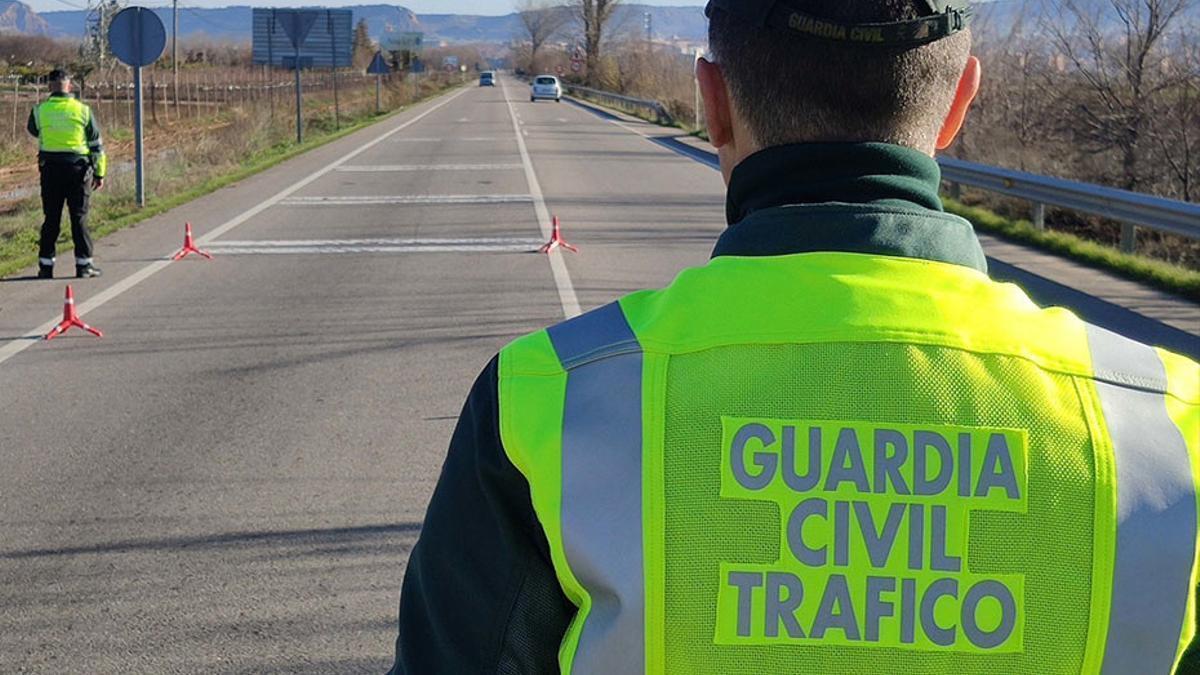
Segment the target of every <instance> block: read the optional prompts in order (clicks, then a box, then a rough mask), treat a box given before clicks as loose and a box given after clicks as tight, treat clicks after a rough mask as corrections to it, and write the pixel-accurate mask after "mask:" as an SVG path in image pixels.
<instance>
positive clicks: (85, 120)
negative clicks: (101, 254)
mask: <svg viewBox="0 0 1200 675" xmlns="http://www.w3.org/2000/svg"><path fill="white" fill-rule="evenodd" d="M49 80H50V98H48V99H46V101H44V102H43V103H41V104H40V105H38V106H37V107H35V108H34V109H33V110H31V111H30V113H29V124H28V128H29V133H31V134H33V135H34V136H37V137H38V141H39V143H38V170H39V172H40V173H41V177H42V212H43V213H44V214H45V216H46V219H45V221H43V222H42V236H41V243H40V247H39V252H38V278H39V279H51V278H53V277H54V255H55V242H56V241H57V240H58V232H59V228H60V227H61V224H62V210H63V202H64V201H65V202H66V203H67V210H68V213H69V214H70V216H71V237H72V239H74V242H75V276H76V277H79V278H87V277H98V276H100V270H99V269H97V268H96V267H95V266H94V265H92V238H91V236H89V235H88V231H87V214H88V201H89V200H90V199H91V195H92V190H99V189H101V188H102V187H104V175H105V171H106V170H107V168H108V159H107V158H106V157H105V156H104V146H103V143H102V141H101V139H100V125H99V124H98V123H97V122H96V117H95V115H93V114H92V109H91V108H90V107H89V106H88V105H87V104H85V103H82V102H80V101H79V99H77V98H75V97H74V96H73V95H72V94H71V78H70V77H69V76H68V75H67V74H66V73H65V72H64V71H62V70H58V69H55V70H52V71H50V75H49Z"/></svg>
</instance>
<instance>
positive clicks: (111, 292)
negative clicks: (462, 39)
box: [0, 89, 468, 364]
mask: <svg viewBox="0 0 1200 675" xmlns="http://www.w3.org/2000/svg"><path fill="white" fill-rule="evenodd" d="M467 91H468V90H467V89H461V90H459V91H458V92H456V93H453V94H450V95H449V96H447V97H446V98H445V99H443V100H442V101H440V102H438V103H437V104H435V105H434V106H432V107H430V108H429V109H428V110H426V111H425V112H422V113H421V114H419V115H417V116H415V117H413V118H412V119H410V120H408V121H407V122H404V123H403V124H401V125H399V126H397V127H396V128H394V129H391V130H389V131H386V132H384V133H382V134H380V135H379V136H377V137H375V138H374V139H372V140H370V141H367V142H366V143H364V144H362V145H360V146H359V147H358V148H356V149H355V150H352V151H351V152H348V153H346V154H345V155H343V156H342V157H340V158H338V159H336V160H334V161H333V162H331V163H329V164H327V165H325V166H324V167H323V168H321V169H318V170H317V171H315V172H313V173H311V174H309V175H308V176H307V177H305V178H302V179H300V180H298V181H296V182H295V183H292V184H291V185H289V186H288V187H286V188H284V189H283V190H281V191H279V192H277V193H276V194H275V195H274V196H272V197H269V198H268V199H266V200H264V201H262V202H260V203H259V204H258V205H257V206H255V207H253V208H251V209H249V210H247V211H243V212H242V213H241V214H240V215H238V216H235V217H234V218H231V219H230V220H228V221H226V222H225V223H222V224H221V225H219V226H217V227H216V228H213V229H212V230H210V231H209V232H208V233H207V234H205V235H204V236H202V237H199V238H198V239H197V240H196V243H197V244H206V243H208V242H211V241H212V240H213V239H216V238H217V237H219V236H221V235H223V234H225V233H226V232H228V231H230V230H232V229H233V228H235V227H237V226H238V225H241V224H242V223H244V222H246V221H247V220H249V219H251V218H253V217H254V216H256V215H258V214H260V213H262V212H263V211H265V210H267V209H268V208H270V207H272V206H274V205H275V204H277V203H278V202H280V201H282V200H283V199H285V198H286V197H288V196H289V195H291V194H293V193H295V192H296V191H297V190H300V189H301V188H303V187H305V186H306V185H308V184H310V183H312V182H313V181H315V180H317V179H318V178H320V177H321V176H324V175H325V174H327V173H329V172H330V171H333V170H334V169H336V168H337V167H338V166H341V165H342V164H345V163H346V162H348V161H350V160H352V159H354V158H355V157H357V156H359V155H361V154H362V153H364V152H366V151H367V150H370V149H371V148H373V147H375V146H376V145H378V144H379V143H382V142H383V141H385V140H387V139H389V138H391V137H392V136H394V135H396V134H397V133H399V132H401V131H403V130H404V129H407V128H408V127H410V126H412V125H413V124H416V123H417V122H419V121H421V120H422V119H425V117H426V116H428V115H430V114H431V113H433V112H434V111H437V110H440V109H441V108H442V107H443V106H445V105H447V104H449V103H450V102H451V101H453V100H455V99H457V98H458V97H459V96H462V95H463V94H464V93H466V92H467ZM170 264H171V261H169V260H159V261H156V262H152V263H150V264H149V265H146V266H145V267H143V268H141V269H140V270H138V271H136V272H134V273H133V274H131V275H129V276H127V277H125V278H124V279H121V280H120V281H118V282H117V283H115V284H113V285H112V286H109V287H108V288H106V289H105V290H103V291H101V292H100V293H98V294H97V295H96V296H94V297H93V298H91V299H90V300H88V301H87V302H84V303H82V304H81V305H80V306H79V313H80V314H86V313H87V312H91V311H95V310H96V309H99V308H100V307H101V306H103V305H104V304H105V303H107V302H108V301H110V300H112V299H113V298H116V297H119V296H120V295H121V294H122V293H124V292H125V291H128V290H129V289H131V288H133V287H134V286H137V285H138V284H140V283H142V282H143V281H145V280H146V279H149V278H150V277H151V276H153V275H154V274H155V273H157V272H159V271H161V270H162V269H164V268H165V267H166V266H167V265H170ZM59 320H60V319H59V318H58V317H56V318H54V319H51V320H50V321H47V322H46V323H44V324H42V325H40V326H38V327H36V328H34V329H32V330H31V331H29V332H28V333H26V334H25V335H24V336H23V339H17V340H12V341H10V342H8V343H7V344H4V345H0V364H2V363H4V362H5V361H7V360H9V359H11V358H12V357H14V356H16V355H17V354H20V353H21V352H23V351H25V350H26V349H28V348H29V347H30V346H31V345H33V344H35V343H36V342H37V339H38V338H40V337H41V336H43V335H45V334H46V333H48V332H50V329H51V328H54V327H55V326H56V325H58V322H59Z"/></svg>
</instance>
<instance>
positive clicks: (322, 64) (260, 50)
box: [252, 7, 354, 69]
mask: <svg viewBox="0 0 1200 675" xmlns="http://www.w3.org/2000/svg"><path fill="white" fill-rule="evenodd" d="M310 22H311V23H310ZM353 22H354V17H353V13H352V12H351V11H350V10H348V9H287V8H262V7H256V8H254V13H253V38H254V43H253V50H252V51H253V60H254V63H255V64H264V63H265V64H270V65H272V66H275V67H277V68H288V69H291V68H294V67H295V63H296V47H295V45H294V44H293V43H292V38H291V35H292V34H293V33H295V34H297V35H301V39H302V40H303V41H302V42H301V43H300V64H301V67H304V68H332V67H335V66H336V67H338V68H349V67H350V66H351V65H353V62H354V58H353V54H354V44H353V30H354V26H353ZM305 26H307V27H308V30H307V34H304V33H305V31H304V30H303V29H304V28H305Z"/></svg>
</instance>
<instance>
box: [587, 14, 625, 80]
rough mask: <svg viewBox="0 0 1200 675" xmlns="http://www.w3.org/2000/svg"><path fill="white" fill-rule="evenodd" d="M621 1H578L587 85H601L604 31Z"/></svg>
mask: <svg viewBox="0 0 1200 675" xmlns="http://www.w3.org/2000/svg"><path fill="white" fill-rule="evenodd" d="M620 2H621V0H576V10H577V11H578V14H579V21H580V23H581V24H582V25H583V48H584V53H585V58H586V59H587V83H588V86H591V87H595V86H597V85H598V84H600V45H601V44H602V43H603V41H604V30H605V27H606V26H607V25H608V21H609V19H611V18H612V16H613V11H614V10H616V8H617V5H619V4H620Z"/></svg>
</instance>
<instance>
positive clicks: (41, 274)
mask: <svg viewBox="0 0 1200 675" xmlns="http://www.w3.org/2000/svg"><path fill="white" fill-rule="evenodd" d="M38 278H39V279H53V278H54V265H38Z"/></svg>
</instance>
